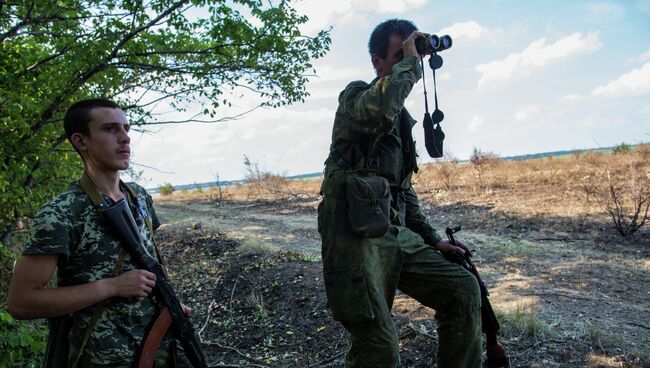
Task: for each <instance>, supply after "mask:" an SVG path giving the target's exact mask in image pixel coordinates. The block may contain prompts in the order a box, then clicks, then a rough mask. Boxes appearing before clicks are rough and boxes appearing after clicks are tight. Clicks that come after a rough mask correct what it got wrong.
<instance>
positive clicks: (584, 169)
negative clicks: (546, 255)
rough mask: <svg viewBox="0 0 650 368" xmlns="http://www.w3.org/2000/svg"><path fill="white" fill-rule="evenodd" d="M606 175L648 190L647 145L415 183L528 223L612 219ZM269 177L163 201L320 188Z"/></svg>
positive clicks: (265, 196) (442, 199)
mask: <svg viewBox="0 0 650 368" xmlns="http://www.w3.org/2000/svg"><path fill="white" fill-rule="evenodd" d="M608 173H609V175H610V177H612V178H616V180H617V181H618V182H620V183H623V182H625V181H626V180H628V179H630V178H635V180H637V181H638V182H639V183H641V185H642V186H645V187H646V188H648V187H649V186H650V148H649V146H648V145H640V146H638V147H637V148H636V149H631V150H629V151H626V152H623V153H619V154H609V153H602V152H587V153H575V154H572V155H568V156H564V157H548V158H540V159H530V160H522V161H511V160H502V159H498V158H495V157H490V158H489V159H488V160H487V161H486V162H483V163H482V165H481V170H480V176H479V172H478V171H477V169H476V167H475V165H472V164H470V163H459V162H458V161H456V160H454V159H453V158H452V159H442V160H440V161H438V162H435V163H431V164H424V165H421V166H420V171H419V173H418V174H415V175H414V177H413V181H414V187H415V189H416V191H417V192H418V193H419V195H420V198H421V200H422V201H423V202H424V203H426V202H431V203H435V204H436V205H451V204H472V205H484V206H488V207H490V208H491V210H492V211H499V212H502V213H509V214H511V215H513V216H521V217H524V218H531V219H534V218H539V217H546V216H562V217H576V216H599V217H602V218H603V219H605V221H611V219H608V215H607V213H606V211H605V209H604V208H603V204H602V203H601V202H602V201H599V200H598V198H597V196H596V195H595V193H594V188H600V187H599V186H601V184H602V183H604V182H605V179H604V178H606V177H607V174H608ZM268 179H269V180H266V181H265V180H260V181H256V182H254V183H250V184H242V185H233V186H227V187H222V188H209V189H203V190H202V191H179V192H175V193H173V194H172V195H170V196H168V197H166V199H171V200H176V199H177V200H188V199H189V200H191V199H208V200H215V201H219V200H234V201H241V200H265V201H278V200H280V201H284V200H292V199H304V198H309V199H313V200H315V199H316V198H317V197H318V193H319V190H320V184H321V179H309V180H287V179H284V178H282V177H279V176H277V175H270V176H269V177H268ZM601 189H602V188H601Z"/></svg>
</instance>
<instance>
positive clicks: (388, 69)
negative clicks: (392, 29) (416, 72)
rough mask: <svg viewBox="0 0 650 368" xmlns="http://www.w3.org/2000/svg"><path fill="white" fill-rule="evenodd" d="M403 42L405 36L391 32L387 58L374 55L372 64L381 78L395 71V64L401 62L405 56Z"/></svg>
mask: <svg viewBox="0 0 650 368" xmlns="http://www.w3.org/2000/svg"><path fill="white" fill-rule="evenodd" d="M402 42H404V38H402V37H400V36H398V35H396V34H391V35H390V38H389V39H388V52H387V53H386V58H383V59H382V58H380V57H379V56H377V55H372V64H373V65H374V67H375V70H376V72H377V76H378V77H379V78H382V77H385V76H387V75H389V74H391V73H392V72H393V65H395V64H397V63H399V62H400V61H401V60H402V59H403V58H404V52H403V51H402Z"/></svg>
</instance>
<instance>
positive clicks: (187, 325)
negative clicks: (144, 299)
mask: <svg viewBox="0 0 650 368" xmlns="http://www.w3.org/2000/svg"><path fill="white" fill-rule="evenodd" d="M97 209H98V210H99V212H100V214H102V215H103V217H104V219H105V220H106V222H107V223H108V224H109V226H110V227H111V228H113V230H115V231H116V232H117V233H118V234H119V235H120V237H121V240H122V242H123V244H124V247H126V248H127V250H128V251H129V254H131V257H133V259H134V260H135V262H136V263H138V265H139V266H140V267H142V268H143V269H145V270H147V271H149V272H152V273H153V274H155V275H156V286H155V287H154V289H153V291H154V293H155V294H156V296H157V297H158V300H160V302H161V303H162V304H163V305H164V306H165V308H163V310H162V311H161V313H160V315H159V317H158V318H157V319H156V321H155V323H154V327H153V328H152V330H157V334H158V336H155V337H153V340H154V341H156V342H157V343H156V344H154V345H155V346H153V347H152V346H151V344H149V346H146V344H144V345H145V346H143V347H142V348H141V351H140V353H139V358H138V362H137V364H136V366H138V367H145V366H147V367H151V366H152V363H153V358H154V357H155V351H156V350H157V349H158V344H159V343H160V340H162V338H163V336H164V334H165V332H166V330H167V328H169V326H170V325H171V327H172V329H173V332H174V335H175V336H176V338H178V340H180V343H181V346H182V347H183V350H184V351H185V355H186V356H187V358H188V359H189V361H190V363H192V366H193V367H201V368H207V367H208V364H207V362H206V358H205V354H204V353H203V349H202V348H201V342H200V341H199V338H198V336H197V335H196V333H195V332H194V327H193V326H192V323H191V322H190V321H189V319H188V318H187V317H186V316H185V313H183V309H182V307H181V303H180V302H179V301H178V298H177V297H176V294H175V293H174V289H173V288H172V285H171V283H170V282H169V279H168V278H167V275H166V274H165V271H164V269H163V266H162V265H161V264H160V263H158V261H156V259H155V258H154V257H152V256H151V254H149V252H147V249H146V248H145V247H144V245H143V241H142V235H140V231H139V230H138V227H137V225H136V223H135V220H134V219H133V214H132V213H131V210H130V209H129V205H128V203H127V201H126V199H121V200H119V201H117V202H115V203H114V204H112V205H110V206H107V205H105V204H101V205H99V206H98V208H97ZM161 324H162V325H163V327H162V328H156V325H159V326H160V325H161ZM149 336H150V334H149V335H148V336H145V339H144V340H145V341H146V340H149ZM147 349H148V350H149V351H153V353H154V354H149V355H148V356H147V354H143V351H142V350H147Z"/></svg>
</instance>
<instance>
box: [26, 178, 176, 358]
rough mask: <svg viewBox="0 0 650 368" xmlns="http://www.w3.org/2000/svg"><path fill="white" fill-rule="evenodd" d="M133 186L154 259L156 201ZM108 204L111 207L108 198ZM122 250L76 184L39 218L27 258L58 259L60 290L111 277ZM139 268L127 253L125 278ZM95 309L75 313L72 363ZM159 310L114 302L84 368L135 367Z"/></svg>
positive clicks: (149, 304) (138, 302)
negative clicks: (149, 225) (150, 227)
mask: <svg viewBox="0 0 650 368" xmlns="http://www.w3.org/2000/svg"><path fill="white" fill-rule="evenodd" d="M129 186H130V187H131V188H132V189H133V190H134V191H135V193H136V196H137V200H136V201H135V202H136V203H132V202H133V201H131V200H130V198H129V204H130V206H131V211H132V213H133V214H134V217H135V219H136V223H137V224H138V227H139V228H140V233H141V234H142V237H143V239H145V240H146V247H147V250H148V251H149V253H150V254H155V252H154V246H153V234H150V233H149V230H148V228H147V225H146V223H145V221H144V218H145V217H149V218H150V219H151V221H152V225H153V228H154V229H156V228H158V227H159V226H160V223H159V221H158V217H157V216H156V213H155V211H154V207H153V202H152V200H151V196H150V195H149V194H148V193H147V192H146V191H145V189H144V188H142V187H140V186H139V185H137V184H132V183H130V184H129ZM127 197H128V196H127ZM104 198H105V200H107V201H109V202H110V201H111V199H110V198H108V197H106V196H104ZM122 248H123V247H122V245H121V243H120V240H119V239H118V238H117V236H116V235H115V234H114V232H113V231H112V230H109V229H108V227H107V226H106V225H105V224H104V223H103V222H102V221H101V220H100V218H99V216H98V214H97V211H96V210H95V208H94V206H93V204H92V202H91V200H90V198H89V197H88V196H87V195H86V193H85V192H84V190H83V189H82V188H81V186H80V185H79V183H78V182H76V181H75V182H72V183H70V186H69V187H68V189H67V190H66V191H65V192H63V193H61V194H60V195H59V196H58V197H56V198H55V199H53V200H52V201H50V202H49V203H47V204H46V205H45V206H43V207H42V208H41V209H40V210H39V212H38V213H37V214H36V216H35V217H34V219H33V223H32V226H31V230H30V236H29V240H28V241H27V244H26V246H25V250H24V251H23V254H24V255H37V254H57V255H59V256H60V258H59V264H58V267H57V270H58V271H57V280H58V286H70V285H78V284H85V283H89V282H93V281H97V280H100V279H103V278H107V277H111V274H112V272H113V269H114V268H115V265H116V263H117V260H118V257H119V254H120V252H121V251H122ZM134 268H136V265H135V263H134V262H133V260H132V259H131V256H130V255H128V253H127V255H126V257H125V259H124V262H123V267H122V270H123V272H126V271H129V270H132V269H134ZM95 307H96V305H92V306H89V307H87V308H84V309H82V310H80V311H78V312H75V313H72V319H73V325H72V329H71V330H70V335H69V338H70V356H69V358H70V359H71V360H73V359H74V358H75V357H76V356H77V354H78V350H79V346H80V344H81V340H82V338H83V334H84V332H85V331H86V328H87V326H88V324H89V322H90V320H91V317H92V315H93V312H94V310H95ZM157 310H158V308H157V307H156V304H155V302H154V301H153V300H152V299H151V298H117V297H116V298H111V299H109V300H108V301H107V303H106V306H105V308H104V311H103V313H102V315H101V317H100V318H99V320H98V321H97V323H96V324H95V327H94V328H93V333H92V335H91V336H90V338H89V340H88V342H87V344H86V347H85V349H84V354H83V357H82V358H81V360H80V363H79V367H90V366H93V367H94V366H102V367H106V366H110V367H119V366H126V367H128V366H130V365H131V362H133V360H134V359H135V352H136V351H137V348H138V346H139V345H140V342H141V341H142V337H143V335H144V332H145V330H146V328H147V326H148V325H149V323H150V322H151V321H152V318H153V317H155V315H156V313H157ZM166 343H167V344H168V341H167V342H166Z"/></svg>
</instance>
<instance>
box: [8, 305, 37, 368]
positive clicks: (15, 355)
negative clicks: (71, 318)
mask: <svg viewBox="0 0 650 368" xmlns="http://www.w3.org/2000/svg"><path fill="white" fill-rule="evenodd" d="M46 336H47V329H46V326H45V324H44V323H43V322H42V321H24V322H18V321H16V320H15V319H14V318H13V317H11V315H9V313H8V312H7V311H6V310H5V309H4V308H0V351H2V352H3V353H2V354H0V367H34V368H35V367H40V366H41V360H42V359H43V356H44V354H45V348H46Z"/></svg>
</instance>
